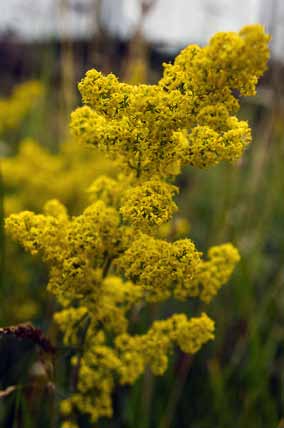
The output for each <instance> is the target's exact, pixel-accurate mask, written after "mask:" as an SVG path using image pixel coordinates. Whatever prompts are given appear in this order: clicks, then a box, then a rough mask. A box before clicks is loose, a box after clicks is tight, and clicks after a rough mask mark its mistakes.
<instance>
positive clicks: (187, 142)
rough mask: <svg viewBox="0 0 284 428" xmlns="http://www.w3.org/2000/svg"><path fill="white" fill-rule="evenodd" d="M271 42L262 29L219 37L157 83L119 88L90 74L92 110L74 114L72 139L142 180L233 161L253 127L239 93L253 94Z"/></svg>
mask: <svg viewBox="0 0 284 428" xmlns="http://www.w3.org/2000/svg"><path fill="white" fill-rule="evenodd" d="M268 40H269V37H268V36H267V35H266V34H265V33H264V30H263V28H262V27H261V26H260V25H252V26H248V27H245V28H243V30H241V31H240V33H239V34H237V33H218V34H217V35H215V36H214V37H213V38H212V39H211V41H210V43H209V45H208V46H206V47H204V48H200V47H198V46H189V47H187V48H186V49H184V50H183V51H182V52H181V53H180V54H179V55H178V56H177V58H176V60H175V62H174V64H168V65H165V70H164V76H163V77H162V79H161V80H160V82H159V83H158V84H157V85H151V86H149V85H129V84H126V83H120V82H119V81H118V79H117V78H116V77H115V76H114V75H112V74H110V75H108V76H103V75H102V74H101V73H99V72H98V71H96V70H91V71H89V72H88V73H87V74H86V77H85V78H84V79H83V80H82V82H81V83H80V85H79V89H80V91H81V94H82V98H83V102H84V103H85V106H84V107H81V108H79V109H77V110H76V111H75V112H74V113H73V114H72V122H71V127H72V130H73V133H74V135H76V137H78V138H79V139H80V140H81V141H83V142H85V143H88V144H92V145H94V146H95V147H98V148H99V149H100V150H103V151H104V152H106V153H107V154H108V155H110V156H111V157H116V158H117V157H120V158H121V159H122V161H123V163H124V167H125V168H126V169H128V170H129V169H130V170H131V171H134V172H135V174H136V175H137V177H139V176H141V175H142V176H143V177H147V176H148V177H149V176H151V175H152V173H153V171H156V172H157V173H159V175H161V176H170V175H176V174H178V173H179V171H180V167H181V166H182V165H185V164H191V165H194V166H198V167H206V166H210V165H214V164H216V163H218V162H220V161H222V160H231V161H234V160H236V159H238V158H239V157H240V156H241V154H242V152H243V150H244V148H245V147H246V145H247V144H248V143H249V142H250V138H251V137H250V130H249V128H248V125H247V123H246V122H243V121H238V119H237V118H236V117H235V116H233V115H234V114H235V113H236V111H237V110H238V108H239V103H238V101H237V99H236V97H235V96H234V95H233V92H232V91H239V93H240V94H241V95H254V93H255V85H256V83H257V80H258V78H259V77H260V76H261V75H262V73H263V71H264V70H265V68H266V62H267V58H268V48H267V42H268Z"/></svg>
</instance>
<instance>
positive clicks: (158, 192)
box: [120, 179, 178, 231]
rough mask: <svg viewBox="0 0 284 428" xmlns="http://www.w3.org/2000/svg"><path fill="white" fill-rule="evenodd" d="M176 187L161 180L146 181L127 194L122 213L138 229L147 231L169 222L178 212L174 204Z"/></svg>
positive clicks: (129, 190)
mask: <svg viewBox="0 0 284 428" xmlns="http://www.w3.org/2000/svg"><path fill="white" fill-rule="evenodd" d="M177 191H178V188H177V187H176V186H173V185H170V184H168V183H165V182H164V181H161V180H159V179H152V180H148V181H144V182H143V183H142V184H141V185H138V186H135V187H131V188H130V189H128V190H127V191H126V192H125V195H124V201H123V204H122V207H121V209H120V212H121V214H122V216H123V218H124V219H125V220H126V221H128V222H129V223H130V224H133V225H134V226H136V227H137V228H142V229H146V231H147V229H148V228H149V226H150V227H152V226H159V225H161V224H163V223H166V222H168V221H169V220H170V219H171V218H172V216H173V214H174V212H175V211H176V210H177V206H176V204H175V203H174V202H173V200H172V198H173V194H174V193H175V192H177Z"/></svg>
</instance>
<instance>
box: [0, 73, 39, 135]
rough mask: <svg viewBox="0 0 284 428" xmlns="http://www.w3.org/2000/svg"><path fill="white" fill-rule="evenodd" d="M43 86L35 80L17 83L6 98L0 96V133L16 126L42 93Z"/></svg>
mask: <svg viewBox="0 0 284 428" xmlns="http://www.w3.org/2000/svg"><path fill="white" fill-rule="evenodd" d="M43 90H44V89H43V86H42V84H41V83H40V82H39V81H37V80H30V81H28V82H24V83H21V84H19V85H17V86H16V87H15V88H14V90H13V92H12V94H11V95H10V96H9V97H7V98H0V135H1V136H2V135H3V134H4V133H5V132H8V131H10V130H12V129H15V128H17V127H18V126H19V125H20V123H21V122H22V121H23V120H24V118H25V116H26V115H27V113H28V112H29V111H30V110H31V107H33V103H34V102H35V101H37V100H38V99H39V98H40V97H41V96H42V94H43Z"/></svg>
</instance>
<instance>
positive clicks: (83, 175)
mask: <svg viewBox="0 0 284 428" xmlns="http://www.w3.org/2000/svg"><path fill="white" fill-rule="evenodd" d="M94 165H96V166H95V167H94ZM1 167H2V174H3V179H4V182H5V189H6V197H5V212H6V213H8V214H10V213H15V212H18V211H21V210H26V209H30V210H34V211H37V212H40V211H41V209H42V206H43V205H44V203H45V202H46V201H47V200H48V199H50V198H57V199H59V200H60V201H61V202H62V203H63V204H65V205H66V206H67V207H68V209H69V210H70V211H71V212H72V213H78V212H80V211H81V209H82V208H84V207H85V206H86V205H87V203H88V199H89V198H88V194H87V192H86V189H87V187H88V186H90V185H91V183H92V181H93V180H94V179H95V178H96V177H98V176H100V175H101V174H103V173H108V174H113V173H114V172H115V169H114V166H113V165H110V162H109V161H108V160H106V159H105V158H104V156H103V155H102V154H100V153H96V152H95V151H94V150H88V148H85V147H81V146H80V145H78V144H77V143H75V142H74V141H68V142H66V143H63V144H61V146H60V147H59V151H58V153H51V152H50V151H48V150H47V149H46V148H44V147H43V146H42V145H40V144H39V143H37V142H36V141H34V140H32V139H30V138H27V139H25V140H23V141H22V142H21V143H20V145H19V151H18V153H17V155H15V156H11V157H7V158H3V159H2V160H1Z"/></svg>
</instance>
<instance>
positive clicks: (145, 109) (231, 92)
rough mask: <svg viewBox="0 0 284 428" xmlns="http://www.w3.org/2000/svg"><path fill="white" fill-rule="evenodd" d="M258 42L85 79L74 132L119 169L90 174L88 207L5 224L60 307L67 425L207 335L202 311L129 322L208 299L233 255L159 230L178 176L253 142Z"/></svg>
mask: <svg viewBox="0 0 284 428" xmlns="http://www.w3.org/2000/svg"><path fill="white" fill-rule="evenodd" d="M268 40H269V37H268V36H267V35H266V34H265V33H264V31H263V28H262V27H261V26H259V25H255V26H248V27H245V28H243V29H242V30H241V31H240V33H218V34H216V35H215V36H214V37H213V38H212V39H211V41H210V43H209V45H208V46H207V47H205V48H200V47H198V46H195V45H194V46H189V47H187V48H186V49H184V50H183V51H182V52H181V53H180V54H179V55H178V56H177V58H176V60H175V62H174V64H172V65H170V64H169V65H165V70H164V75H163V77H162V79H161V80H160V81H159V83H158V84H156V85H152V86H149V85H138V86H135V85H129V84H125V83H120V82H119V81H118V80H117V78H116V77H115V76H114V75H112V74H110V75H108V76H103V75H102V74H101V73H99V72H97V71H96V70H91V71H89V72H88V73H87V75H86V77H85V78H84V79H83V80H82V82H81V83H80V85H79V89H80V92H81V94H82V98H83V102H84V103H85V106H84V107H81V108H79V109H77V110H76V111H75V112H74V113H73V114H72V120H71V128H72V131H73V134H74V136H75V137H76V138H78V139H79V140H81V142H82V143H85V144H89V145H93V146H94V147H96V148H97V149H99V150H101V151H102V152H103V153H105V154H106V155H107V156H109V157H110V158H111V159H113V160H114V161H115V162H116V163H117V164H118V165H119V167H120V169H121V174H120V175H118V176H117V178H116V179H114V178H110V177H107V176H102V177H99V178H98V179H97V180H95V182H93V184H92V187H91V193H92V198H93V203H92V204H91V205H89V206H88V207H87V208H86V209H85V210H84V211H83V213H82V214H81V215H79V216H75V217H71V218H70V217H69V215H68V213H67V210H66V208H65V207H64V205H63V204H62V203H60V202H59V201H57V200H51V201H49V202H48V203H47V204H46V205H45V208H44V213H43V214H34V213H32V212H29V211H24V212H21V213H19V214H14V215H12V216H10V217H9V218H8V219H7V222H6V227H7V231H8V233H9V234H11V235H12V236H13V237H14V238H15V239H16V240H18V241H19V242H20V243H21V244H22V245H23V246H24V247H25V248H26V250H28V251H29V252H30V253H31V254H38V253H39V254H40V255H41V256H42V258H43V260H44V261H45V262H46V263H47V265H48V266H49V268H50V272H49V283H48V289H49V291H50V292H52V293H53V294H54V295H55V297H56V299H57V301H58V302H59V303H60V304H61V305H62V306H63V309H62V310H61V311H60V312H57V313H56V315H55V320H56V322H57V323H58V325H59V327H60V329H61V330H62V332H63V335H64V343H65V345H66V346H69V347H71V348H72V349H73V350H74V355H73V356H72V358H71V365H72V366H73V374H72V382H71V383H72V385H71V391H70V396H69V398H67V399H65V400H63V401H62V405H61V410H62V413H63V414H64V415H65V417H66V422H65V423H64V426H65V427H69V426H76V421H77V422H78V412H79V413H86V414H87V415H88V416H89V417H90V420H91V421H92V422H96V421H97V420H98V419H99V418H100V417H103V416H107V417H110V416H111V415H112V399H111V397H112V393H113V391H114V388H115V385H116V384H132V383H134V382H135V381H136V380H137V379H138V378H139V376H140V375H141V374H142V373H143V372H144V371H145V368H146V367H147V366H149V367H150V369H151V370H152V372H153V373H154V374H156V375H161V374H163V373H164V372H165V370H166V369H167V366H168V359H169V357H170V355H171V354H172V352H173V350H174V348H175V346H178V347H179V348H180V349H181V350H182V351H183V352H185V353H187V354H190V355H191V354H194V353H196V352H197V351H198V350H199V349H200V348H201V346H202V345H203V344H204V343H206V342H207V341H208V340H211V339H213V337H214V322H213V321H212V320H211V319H210V318H209V317H208V316H207V315H206V314H205V313H202V315H201V316H199V317H188V316H187V314H184V313H182V314H180V313H176V314H173V315H172V316H170V317H168V318H167V319H165V320H159V321H154V322H153V324H152V325H151V326H150V327H149V328H148V330H147V331H146V332H144V333H141V332H140V334H137V331H136V327H137V326H135V323H131V322H129V321H131V320H132V316H131V315H133V313H136V315H137V314H138V315H139V313H140V312H141V310H142V309H143V307H145V306H146V307H147V306H148V305H150V304H152V303H157V302H164V301H167V300H169V299H175V300H181V301H184V300H187V299H189V298H193V297H195V298H196V297H199V298H200V299H201V301H203V302H205V303H208V302H210V301H211V300H212V298H213V297H214V296H215V295H216V293H217V292H218V290H219V288H220V287H221V286H222V285H224V284H225V283H226V282H227V281H228V279H229V278H230V276H231V274H232V272H233V270H234V267H235V265H236V263H237V262H238V261H239V253H238V251H237V249H236V248H235V247H234V246H233V245H232V244H229V243H227V244H223V245H218V246H214V247H211V248H210V249H209V251H208V259H204V258H203V257H202V254H201V253H200V252H199V251H197V250H196V248H195V245H194V243H193V242H192V241H191V240H190V239H178V240H174V241H171V240H170V239H161V236H160V235H159V233H160V227H161V226H162V225H163V224H165V223H167V222H169V221H170V220H171V219H172V217H173V214H174V213H175V211H176V210H177V206H176V204H175V202H174V200H173V197H174V195H175V194H176V193H177V192H178V188H177V187H176V186H175V185H173V180H174V178H175V177H176V176H177V175H178V174H179V173H180V171H181V168H182V167H183V166H185V165H192V166H195V167H199V168H204V167H209V166H214V165H217V164H218V163H219V162H221V161H224V160H225V161H235V160H237V159H239V158H240V156H241V155H242V153H243V150H244V149H245V147H246V146H247V144H248V143H249V142H250V140H251V135H250V129H249V127H248V124H247V123H246V122H245V121H239V120H238V119H237V117H236V116H235V114H236V112H237V111H238V108H239V103H238V101H237V99H236V97H235V91H238V92H239V93H240V95H247V96H251V95H254V94H255V85H256V83H257V81H258V78H259V77H260V76H261V75H262V73H263V71H264V70H265V67H266V62H267V58H268V47H267V43H268Z"/></svg>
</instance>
